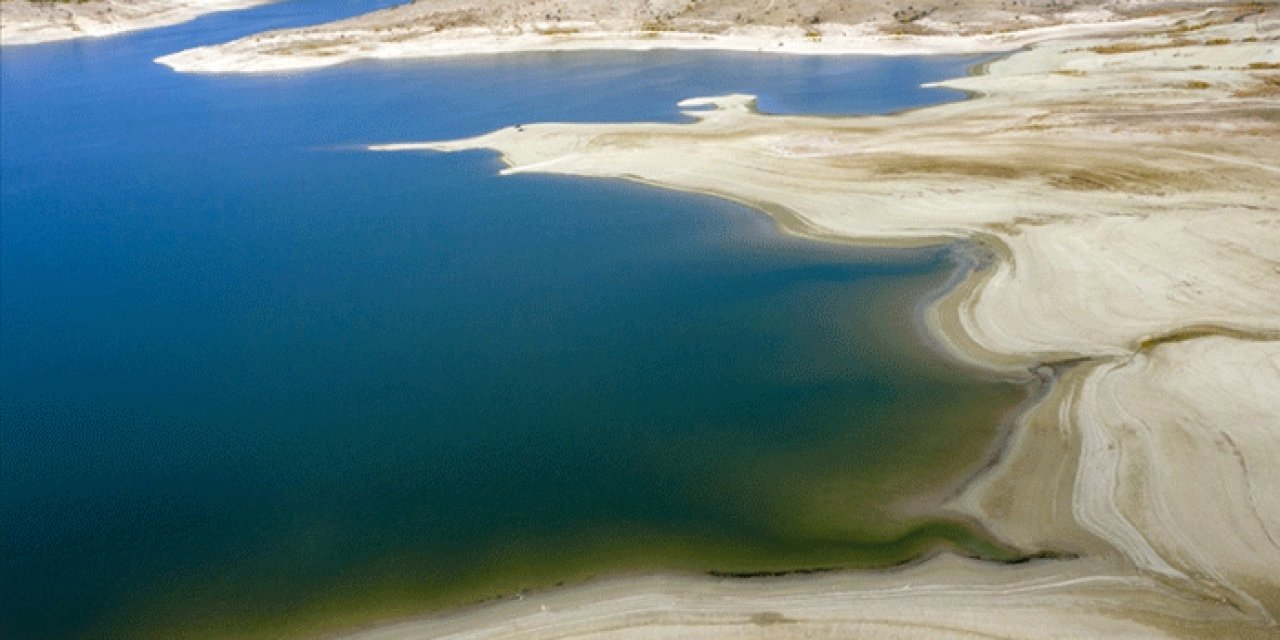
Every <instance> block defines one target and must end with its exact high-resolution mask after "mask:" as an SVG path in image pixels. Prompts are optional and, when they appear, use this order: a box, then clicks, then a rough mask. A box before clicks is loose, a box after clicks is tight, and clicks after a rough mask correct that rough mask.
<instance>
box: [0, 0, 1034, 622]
mask: <svg viewBox="0 0 1280 640" xmlns="http://www.w3.org/2000/svg"><path fill="white" fill-rule="evenodd" d="M388 4H391V3H389V2H348V3H324V2H287V3H281V4H277V5H269V6H267V7H263V8H260V9H256V10H252V11H248V12H243V13H239V14H223V15H217V16H212V17H209V18H206V19H202V20H199V21H196V22H193V23H190V24H187V25H180V26H177V27H173V28H169V29H162V30H157V31H152V32H144V33H141V34H136V35H130V36H126V37H119V38H112V39H107V40H100V41H93V42H76V43H62V44H53V45H47V46H37V47H24V48H17V49H5V50H3V52H0V56H2V59H0V63H2V64H0V90H2V93H0V96H2V97H3V98H2V100H0V205H2V208H0V214H2V218H0V221H2V224H3V229H2V231H3V235H2V238H0V242H2V243H3V245H2V248H3V253H2V254H0V261H2V262H0V266H2V267H3V269H2V274H0V278H2V282H0V284H2V285H3V286H2V288H0V313H2V320H3V323H2V325H0V326H2V329H3V330H2V331H0V348H2V350H3V351H2V355H3V358H2V362H0V375H2V378H0V383H2V387H0V391H2V398H0V420H2V422H0V444H2V446H0V479H2V480H3V496H2V502H0V532H3V535H2V536H0V563H2V565H0V625H3V626H2V627H0V631H2V634H0V635H3V636H4V637H6V638H79V637H84V638H90V637H92V638H100V637H126V638H127V637H197V636H205V635H207V636H225V637H245V636H251V635H255V634H257V635H262V636H264V637H275V636H279V635H298V634H301V635H305V634H307V633H310V632H315V631H317V630H327V629H333V628H340V627H342V626H343V625H345V624H350V623H354V622H364V621H367V620H374V619H379V618H383V617H390V616H397V615H405V614H409V613H415V612H419V611H422V610H426V609H430V608H434V607H440V606H448V605H452V604H458V603H462V602H469V601H474V600H476V599H478V598H483V597H488V596H493V595H501V594H509V593H511V592H513V591H515V590H518V589H522V588H536V587H542V586H547V585H550V584H554V583H556V582H560V581H566V580H574V579H580V578H582V577H585V576H589V575H597V574H600V573H609V572H618V571H653V570H688V571H722V572H752V571H776V570H786V569H799V568H813V567H829V566H859V565H877V564H886V563H892V562H897V561H901V560H904V559H909V558H910V557H912V556H914V555H915V554H917V553H919V552H921V551H922V550H924V549H927V548H929V547H931V546H934V545H937V544H950V545H953V546H959V547H961V548H964V549H967V550H968V551H969V552H973V553H998V550H991V549H988V548H987V547H986V546H984V545H983V543H982V542H981V540H980V539H978V538H974V536H973V535H972V534H970V533H969V532H968V531H967V530H965V529H964V528H963V527H961V526H959V525H956V524H952V523H945V522H932V521H916V520H911V519H904V518H895V517H890V516H889V515H887V513H886V511H885V510H886V509H887V508H888V507H889V506H891V504H892V503H893V501H894V500H895V499H897V498H901V497H904V496H910V495H913V494H915V493H917V492H919V491H923V490H927V489H928V488H930V487H934V486H938V485H939V484H941V483H944V482H945V481H946V480H947V479H948V478H951V477H953V476H954V475H955V474H958V473H962V472H963V471H964V470H965V469H967V468H968V467H969V466H970V465H971V464H973V463H975V462H976V461H979V460H980V458H981V456H982V455H983V452H984V451H985V448H986V447H987V446H988V444H989V442H990V440H991V437H992V434H993V433H994V431H995V426H996V423H997V421H998V420H999V418H1000V416H1001V415H1002V414H1003V413H1004V412H1005V411H1006V410H1007V408H1008V407H1010V406H1011V405H1012V404H1013V403H1015V402H1016V401H1017V400H1018V399H1019V398H1020V397H1021V391H1020V390H1019V389H1016V388H1013V387H1010V386H1008V385H1001V384H996V383H992V382H990V381H983V380H978V379H975V378H974V377H973V376H972V374H970V373H968V372H965V371H961V370H958V369H956V368H955V367H953V366H951V365H949V364H947V363H945V362H943V361H942V360H941V359H940V358H938V357H937V356H936V355H935V354H934V353H932V352H931V351H930V350H929V348H928V347H927V346H925V345H924V344H923V343H922V341H921V340H920V338H919V336H917V335H916V334H915V333H914V330H913V328H912V327H913V324H912V321H911V319H912V316H913V313H914V307H915V305H916V304H918V302H919V300H920V299H921V296H923V295H924V294H925V293H926V292H927V291H929V290H930V289H932V288H934V287H936V286H938V285H939V283H941V282H942V281H943V280H945V279H946V277H947V276H948V274H949V273H950V271H951V270H952V269H954V268H955V260H954V259H953V257H952V255H951V254H950V253H949V251H948V250H946V249H935V250H923V251H915V252H887V251H880V252H873V251H855V250H852V249H849V248H847V247H838V246H833V245H823V244H815V243H808V242H804V241H799V240H796V239H791V238H786V237H782V236H780V235H778V234H777V233H775V231H774V229H773V227H772V225H771V224H770V223H769V222H768V221H767V219H765V218H764V217H763V216H761V215H759V214H757V213H755V212H752V211H750V210H747V209H744V208H742V207H740V206H737V205H733V204H730V203H725V202H721V201H717V200H714V199H711V198H706V197H700V196H690V195H684V194H674V193H668V192H663V191H658V190H654V189H648V188H644V187H640V186H635V185H629V184H624V183H614V182H592V181H585V180H575V179H566V178H555V177H545V176H520V177H505V178H504V177H498V176H497V175H496V171H497V170H498V168H499V163H498V161H497V159H496V158H495V157H493V156H492V155H490V154H484V153H471V154H460V155H425V154H424V155H413V154H372V153H366V152H363V151H361V150H360V149H359V148H358V145H361V144H366V143H372V142H384V141H403V140H422V139H442V138H453V137H459V136H465V135H471V134H476V133H481V132H484V131H488V130H491V129H493V128H497V127H501V126H506V125H510V124H514V123H520V122H532V121H547V120H554V121H606V120H607V121H633V120H668V121H671V120H678V119H679V117H680V116H679V114H678V112H677V110H676V107H675V103H676V102H677V101H679V100H681V99H684V98H688V97H692V96H701V95H717V94H723V93H729V92H750V93H758V94H760V95H761V96H762V99H761V104H762V107H763V108H764V109H765V110H768V111H774V112H798V113H866V112H884V111H891V110H896V109H902V108H907V107H912V106H919V105H923V104H928V103H933V102H938V101H942V100H948V99H954V98H957V97H958V96H957V95H955V94H951V93H946V92H942V91H936V90H924V89H920V88H919V87H918V85H919V84H920V83H921V82H926V81H930V80H936V79H941V78H945V77H951V76H956V75H959V74H962V73H964V72H965V70H966V68H967V67H968V66H969V65H971V64H973V63H974V60H973V59H965V58H937V59H928V60H922V59H912V58H891V59H890V58H886V59H863V58H842V59H837V58H799V57H769V56H762V55H743V54H705V53H698V54H694V53H672V52H658V53H650V54H629V53H610V54H602V53H589V54H588V53H584V54H573V55H551V54H549V55H521V56H505V57H499V58H484V59H470V60H449V61H431V62H396V63H380V64H363V63H357V64H352V65H347V66H343V67H339V68H335V69H328V70H320V71H315V72H310V73H301V74H288V75H278V76H267V77H192V76H181V75H176V74H173V73H171V72H169V71H168V70H167V69H165V68H163V67H160V66H157V65H154V64H151V62H150V60H151V59H152V58H154V57H155V56H158V55H162V54H164V53H168V52H171V51H176V50H179V49H182V48H186V47H189V46H195V45H198V44H204V43H209V42H218V41H222V40H226V39H230V38H234V37H237V36H239V35H243V34H247V33H252V32H254V31H258V30H261V29H266V28H276V27H282V26H291V25H298V24H306V23H309V22H317V21H322V20H329V19H333V18H336V17H340V16H341V15H344V14H354V13H360V12H362V11H364V10H367V9H369V8H372V7H377V6H385V5H388ZM335 5H340V6H335Z"/></svg>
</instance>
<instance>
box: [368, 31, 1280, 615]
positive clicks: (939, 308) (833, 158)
mask: <svg viewBox="0 0 1280 640" xmlns="http://www.w3.org/2000/svg"><path fill="white" fill-rule="evenodd" d="M1246 14H1247V15H1249V16H1251V17H1252V20H1243V19H1242V16H1244V15H1246ZM1179 19H1180V20H1183V21H1182V22H1176V21H1174V20H1168V21H1166V22H1164V23H1163V26H1162V27H1160V28H1151V29H1149V33H1148V34H1146V35H1140V36H1139V35H1133V36H1130V37H1126V38H1123V39H1119V38H1110V39H1095V40H1076V41H1054V42H1050V43H1047V44H1043V45H1039V46H1036V47H1032V48H1030V49H1029V50H1026V51H1023V52H1020V53H1017V54H1015V55H1013V56H1010V57H1007V58H1003V59H1001V60H999V61H996V62H994V63H992V64H991V65H990V69H988V73H987V74H985V75H980V76H971V77H969V78H962V79H957V80H954V81H948V82H945V83H940V84H941V85H942V86H947V87H950V88H955V89H960V90H965V91H969V92H971V95H973V96H975V97H973V98H972V99H970V100H967V101H963V102H961V103H953V104H950V105H943V106H938V107H929V108H925V109H921V110H915V111H911V112H906V113H901V114H895V115H890V116H877V117H860V118H812V117H808V118H807V117H792V116H765V115H761V114H758V113H755V112H754V109H753V108H752V107H753V99H752V98H751V97H750V96H724V97H718V98H707V99H700V100H690V101H686V102H685V103H683V104H684V105H685V106H690V107H700V106H711V107H712V109H711V110H710V111H701V110H698V111H693V110H691V111H689V112H687V113H688V115H690V116H691V117H693V118H695V119H696V122H695V123H694V124H680V125H659V124H632V125H626V124H622V125H617V124H603V125H569V124H545V125H524V126H523V127H521V128H519V129H516V128H510V129H504V130H500V131H496V132H493V133H491V134H487V135H483V136H478V137H476V138H472V139H468V140H461V141H453V142H441V143H413V144H400V145H379V146H376V147H373V148H374V149H376V150H381V151H413V150H431V151H458V150H466V149H479V148H485V149H495V150H497V151H499V152H500V153H501V154H502V157H503V160H504V162H506V163H507V164H508V168H507V169H506V170H505V171H504V173H519V172H546V173H562V174H569V175H583V176H595V177H602V178H624V179H629V180H636V181H640V182H644V183H646V184H651V185H656V186H661V187H665V188H673V189H679V190H685V191H696V192H700V193H710V194H713V195H718V196H721V197H728V198H730V199H733V200H737V201H739V202H744V203H748V204H752V205H753V206H756V207H757V208H760V209H762V210H764V211H766V212H767V213H769V214H770V215H771V216H773V217H774V218H775V220H777V221H778V222H779V224H780V225H782V226H783V227H784V228H785V229H786V230H787V231H788V232H792V233H798V234H800V235H806V234H809V232H810V231H813V232H814V235H817V236H819V237H839V238H844V239H848V240H852V241H856V242H863V243H874V244H885V243H887V244H895V243H900V242H907V243H913V242H921V241H924V242H936V241H942V240H946V239H956V238H982V239H983V244H984V245H986V246H989V247H990V248H991V249H992V250H994V251H995V252H996V253H997V254H998V255H996V256H995V257H994V259H993V260H992V261H991V264H989V265H984V266H983V267H982V268H979V269H977V270H975V272H974V273H972V274H971V275H970V277H969V278H968V279H967V280H965V281H963V282H960V283H958V286H956V287H955V288H954V289H952V290H951V291H949V292H948V293H946V294H945V295H942V296H941V297H940V298H939V299H937V300H936V301H933V302H932V303H931V304H930V305H929V307H928V308H927V310H926V313H925V322H926V323H927V325H928V326H929V327H930V329H931V330H932V331H933V332H934V334H935V336H936V337H937V338H939V339H941V341H942V343H943V344H944V345H946V346H947V347H948V349H949V350H950V351H951V352H952V354H953V355H955V356H956V357H958V358H960V359H961V360H963V361H965V362H968V363H971V364H974V365H975V366H980V367H982V368H984V369H985V370H988V371H991V372H993V373H996V374H1004V375H1010V376H1019V375H1021V376H1028V375H1030V371H1031V370H1033V369H1037V368H1043V367H1052V368H1054V369H1055V370H1056V373H1055V374H1054V375H1052V376H1051V386H1050V388H1049V389H1048V390H1047V391H1046V394H1045V396H1044V397H1043V398H1041V400H1040V401H1039V402H1038V403H1037V404H1036V405H1035V406H1033V407H1032V408H1031V409H1029V410H1028V411H1027V412H1026V413H1024V414H1023V415H1022V416H1021V418H1020V419H1019V422H1018V425H1017V428H1016V429H1015V431H1014V433H1012V434H1011V435H1010V438H1009V441H1008V442H1007V445H1006V449H1005V453H1004V455H1003V456H1001V457H1000V459H999V460H998V461H997V462H996V463H995V465H994V466H993V467H991V468H990V469H989V470H987V471H986V472H985V473H983V474H981V475H980V476H979V477H978V478H977V479H976V480H974V481H973V482H972V483H971V484H970V485H969V486H968V488H967V489H966V490H965V491H964V492H963V493H962V494H961V495H960V496H958V497H957V498H956V499H955V500H954V501H953V503H952V505H951V508H952V509H954V510H955V511H956V512H957V513H962V514H966V515H969V516H972V517H975V518H977V519H978V520H979V521H980V522H982V523H983V524H984V525H985V526H987V527H988V528H989V529H990V530H991V531H992V532H993V533H995V534H996V535H997V536H998V537H999V538H1000V539H1001V540H1004V541H1007V542H1009V543H1011V544H1014V545H1016V546H1018V547H1020V548H1024V549H1042V550H1053V551H1062V552H1066V553H1068V554H1071V555H1078V556H1079V557H1077V558H1074V559H1069V560H1053V561H1051V560H1044V561H1033V562H1030V563H1026V564H1024V565H1016V566H1007V565H995V564H989V563H988V564H984V563H975V562H972V561H965V560H959V559H957V558H954V557H951V556H948V555H942V556H937V557H934V558H932V559H929V560H927V561H924V562H922V563H920V564H919V565H915V566H912V567H908V568H905V569H901V570H894V571H886V572H862V573H847V574H846V573H841V574H833V575H822V576H806V577H804V578H803V579H801V578H795V579H776V580H762V581H760V582H759V583H758V584H753V585H752V586H750V587H749V588H747V587H743V586H742V585H741V584H740V583H728V582H725V581H716V580H711V579H709V578H696V577H679V576H667V577H663V576H655V577H651V578H620V579H616V580H604V581H601V582H599V583H596V584H592V585H583V586H579V587H570V588H565V589H558V590H553V591H549V592H546V593H540V594H535V595H533V596H531V597H529V598H527V599H524V600H521V601H517V602H506V603H499V604H493V605H484V606H479V607H476V608H472V609H468V610H465V611H461V612H455V613H453V614H446V615H442V616H435V617H431V618H428V619H424V620H420V621H411V622H406V623H401V624H398V625H388V626H386V627H380V628H378V629H374V630H372V631H369V632H365V633H360V634H356V635H355V636H353V637H358V638H363V639H368V640H372V639H374V638H418V637H468V638H488V637H507V636H509V635H511V634H518V635H520V636H521V637H535V638H536V637H545V638H555V637H567V636H573V635H578V634H584V633H587V634H592V635H598V636H602V637H617V638H633V637H642V638H666V637H672V638H675V637H725V636H733V637H801V636H804V635H805V634H816V633H832V634H837V635H838V634H859V633H861V634H867V633H871V634H876V635H883V636H891V637H910V638H934V637H938V638H942V637H957V636H958V635H959V636H964V635H968V634H973V635H982V634H997V635H1001V634H1009V635H1015V636H1037V637H1039V636H1070V637H1081V636H1092V637H1097V636H1116V635H1124V636H1133V635H1141V636H1144V637H1148V636H1157V637H1159V636H1187V635H1191V636H1203V637H1212V636H1223V637H1225V636H1230V637H1270V636H1273V635H1274V634H1275V633H1276V632H1277V626H1278V624H1277V617H1278V616H1280V582H1277V581H1276V579H1275V577H1274V576H1276V575H1280V543H1278V542H1277V541H1278V540H1280V496H1277V495H1275V492H1274V491H1271V490H1270V489H1273V488H1274V487H1276V486H1280V468H1278V466H1280V465H1276V464H1275V463H1274V460H1276V459H1280V253H1277V249H1276V247H1280V193H1277V190H1276V188H1275V187H1274V180H1275V178H1276V176H1275V174H1276V173H1277V172H1280V150H1275V149H1273V148H1272V147H1273V146H1274V145H1269V144H1268V141H1274V140H1275V139H1277V136H1278V135H1280V125H1278V124H1277V122H1280V107H1277V103H1276V99H1277V97H1280V89H1277V87H1280V74H1276V73H1275V71H1274V70H1275V69H1277V68H1280V54H1278V53H1277V51H1278V49H1277V47H1278V46H1280V45H1278V44H1277V43H1278V42H1280V21H1278V20H1277V19H1276V17H1275V14H1274V12H1272V13H1267V12H1266V11H1265V8H1264V9H1262V12H1261V13H1256V14H1255V13H1249V12H1248V11H1246V10H1245V9H1239V10H1234V11H1233V10H1232V9H1227V10H1224V11H1220V12H1215V13H1210V14H1201V15H1197V16H1195V17H1194V18H1191V19H1188V17H1187V15H1185V14H1184V15H1182V16H1179ZM1148 26H1150V25H1148ZM1079 95H1087V96H1088V97H1089V99H1088V100H1087V101H1081V100H1079V99H1078V98H1077V96H1079ZM677 157H678V158H680V162H675V161H674V160H673V159H674V158H677ZM780 169H783V170H780ZM779 211H786V212H788V213H789V215H788V216H786V217H779V216H778V215H777V214H778V212H779ZM792 216H793V217H794V218H795V219H794V220H788V219H787V218H788V217H792ZM1026 580H1030V581H1032V582H1034V583H1035V584H1037V585H1040V586H1039V587H1037V589H1039V591H1037V590H1036V589H1032V590H1031V591H1036V593H1037V594H1038V595H1026V594H1027V593H1030V591H1026V590H1024V589H1022V587H1019V586H1018V585H1022V584H1025V583H1024V581H1026ZM1104 583H1105V584H1107V585H1109V587H1108V588H1107V589H1106V594H1105V596H1099V595H1098V593H1099V592H1097V591H1096V590H1095V589H1096V588H1097V585H1099V584H1104ZM1011 593H1018V594H1020V595H1019V596H1018V597H1012V596H1011V595H1010V594H1011ZM993 594H999V595H998V596H997V595H993ZM1024 596H1025V597H1024ZM824 598H826V599H827V600H824ZM817 601H822V602H823V604H820V605H819V604H815V602H817ZM713 603H714V604H713ZM868 603H872V604H868ZM864 604H867V607H866V608H864V606H863V605H864ZM544 607H545V608H544ZM997 611H998V612H999V613H998V614H996V613H995V612H997ZM1064 611H1068V612H1070V613H1069V614H1068V615H1063V612H1064ZM765 614H768V615H766V616H765V617H760V616H762V615H765ZM1127 625H1132V626H1127Z"/></svg>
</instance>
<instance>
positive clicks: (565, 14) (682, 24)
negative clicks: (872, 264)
mask: <svg viewBox="0 0 1280 640" xmlns="http://www.w3.org/2000/svg"><path fill="white" fill-rule="evenodd" d="M1013 4H1016V5H1017V6H1012V5H1011V4H1010V3H1007V2H1001V1H999V0H963V1H955V2H949V3H939V4H937V5H930V6H929V7H924V6H921V7H915V6H914V5H911V4H910V3H901V5H900V6H899V5H894V4H890V3H876V2H868V1H865V0H863V1H858V2H847V1H841V0H790V1H788V2H773V1H770V2H765V1H763V0H761V1H758V2H757V1H755V0H745V1H744V0H700V1H698V2H684V1H683V0H681V1H680V2H675V1H673V0H668V1H661V0H650V1H647V2H612V1H608V0H582V1H579V2H573V3H563V2H558V1H556V0H527V1H519V2H517V1H514V0H488V1H484V0H440V1H436V2H419V3H411V4H405V5H401V6H397V7H393V8H390V9H385V10H382V11H376V12H373V13H370V14H367V15H363V16H358V17H355V18H350V19H347V20H340V21H337V22H333V23H329V24H324V25H319V26H316V27H306V28H300V29H287V30H281V31H273V32H268V33H262V34H256V35H253V36H249V37H246V38H242V39H240V40H236V41H234V42H229V43H226V44H221V45H215V46H208V47H199V48H196V49H191V50H187V51H182V52H179V53H176V54H172V55H168V56H164V57H162V58H159V59H157V62H159V63H161V64H165V65H168V66H170V67H172V68H174V69H175V70H177V71H183V72H191V73H262V72H280V71H289V70H296V69H308V68H315V67H324V66H330V65H336V64H341V63H344V62H348V61H351V60H361V59H375V60H385V59H399V58H426V57H444V56H457V55H476V54H491V53H503V52H525V51H574V50H595V49H611V50H647V49H715V50H732V51H770V52H780V53H795V54H927V53H969V52H980V51H1008V50H1011V49H1016V48H1018V47H1021V46H1024V45H1027V44H1030V43H1033V42H1041V41H1045V40H1049V39H1054V38H1064V37H1072V36H1076V37H1078V36H1083V35H1088V34H1095V35H1096V34H1102V33H1115V32H1121V31H1126V30H1131V29H1135V28H1142V27H1148V26H1151V25H1153V24H1158V23H1161V22H1164V21H1166V20H1167V16H1166V15H1165V14H1164V12H1162V11H1155V10H1152V7H1151V5H1152V4H1153V3H1152V2H1150V1H1144V0H1127V1H1126V0H1113V1H1105V0H1078V1H1076V2H1070V3H1061V4H1060V3H1057V2H1027V3H1021V4H1018V3H1013ZM1210 4H1215V3H1206V2H1189V3H1181V4H1180V5H1179V7H1181V8H1183V9H1184V10H1185V8H1186V7H1195V6H1203V5H1210ZM1218 4H1220V3H1218Z"/></svg>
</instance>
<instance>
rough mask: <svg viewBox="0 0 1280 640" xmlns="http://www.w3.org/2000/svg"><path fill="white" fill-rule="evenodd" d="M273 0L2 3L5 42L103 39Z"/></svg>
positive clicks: (0, 35)
mask: <svg viewBox="0 0 1280 640" xmlns="http://www.w3.org/2000/svg"><path fill="white" fill-rule="evenodd" d="M273 1H274V0H84V1H64V2H31V1H30V0H3V2H0V44H5V45H15V44H38V43H41V42H53V41H57V40H70V39H73V38H98V37H103V36H112V35H115V34H117V33H124V32H126V31H137V30H139V29H152V28H155V27H165V26H168V25H172V24H178V23H180V22H186V21H188V20H194V19H195V18H198V17H200V16H202V15H204V14H206V13H215V12H218V11H232V10H235V9H245V8H248V7H252V6H255V5H260V4H266V3H268V2H273Z"/></svg>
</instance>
